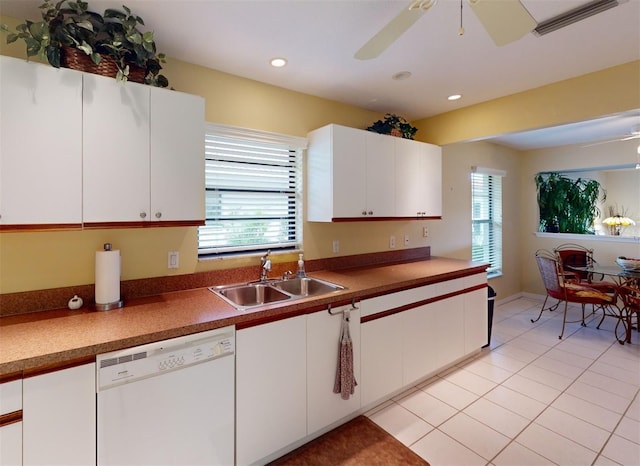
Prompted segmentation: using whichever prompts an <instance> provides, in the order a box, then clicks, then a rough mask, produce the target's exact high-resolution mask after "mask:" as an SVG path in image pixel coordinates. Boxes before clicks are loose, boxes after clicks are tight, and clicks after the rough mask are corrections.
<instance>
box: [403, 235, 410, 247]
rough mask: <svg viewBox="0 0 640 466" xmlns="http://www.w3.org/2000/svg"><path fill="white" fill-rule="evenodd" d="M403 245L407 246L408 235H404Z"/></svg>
mask: <svg viewBox="0 0 640 466" xmlns="http://www.w3.org/2000/svg"><path fill="white" fill-rule="evenodd" d="M404 245H405V246H409V235H404Z"/></svg>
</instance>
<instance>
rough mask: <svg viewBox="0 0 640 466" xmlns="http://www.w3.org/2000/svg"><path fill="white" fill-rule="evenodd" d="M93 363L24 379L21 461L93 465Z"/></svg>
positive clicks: (94, 438)
mask: <svg viewBox="0 0 640 466" xmlns="http://www.w3.org/2000/svg"><path fill="white" fill-rule="evenodd" d="M95 380H96V369H95V363H90V364H84V365H81V366H76V367H71V368H69V369H62V370H58V371H55V372H49V373H45V374H42V375H37V376H33V377H27V378H25V379H24V381H23V426H22V427H23V438H22V442H23V464H24V465H25V466H26V465H52V464H64V465H68V466H71V465H82V466H86V465H91V464H96V384H95Z"/></svg>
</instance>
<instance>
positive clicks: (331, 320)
mask: <svg viewBox="0 0 640 466" xmlns="http://www.w3.org/2000/svg"><path fill="white" fill-rule="evenodd" d="M350 309H351V306H350V305H348V306H343V307H339V308H336V309H332V312H333V313H334V314H335V315H331V314H329V312H327V311H326V310H324V311H319V312H316V313H313V314H309V315H308V316H307V400H308V402H307V432H308V433H309V434H312V433H314V432H317V431H319V430H320V429H323V428H324V427H326V426H328V425H330V424H332V423H334V422H336V421H339V420H340V419H342V418H344V417H346V416H348V415H349V414H351V413H353V412H355V411H357V410H358V409H360V393H361V391H362V390H361V386H362V381H361V380H360V310H359V309H353V310H350ZM344 310H350V311H349V314H350V317H349V333H350V334H351V341H352V345H353V360H354V375H355V379H356V382H357V383H358V385H357V386H356V387H355V390H354V394H353V395H351V396H350V397H349V399H348V400H343V399H342V397H341V396H340V394H336V393H334V392H333V386H334V382H335V377H336V368H337V364H338V355H339V349H340V328H341V325H342V311H344Z"/></svg>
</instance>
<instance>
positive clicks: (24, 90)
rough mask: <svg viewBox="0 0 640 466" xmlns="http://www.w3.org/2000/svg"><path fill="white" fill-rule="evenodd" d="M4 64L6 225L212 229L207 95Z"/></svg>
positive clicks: (0, 170)
mask: <svg viewBox="0 0 640 466" xmlns="http://www.w3.org/2000/svg"><path fill="white" fill-rule="evenodd" d="M0 65H1V66H0V73H1V74H0V78H1V80H2V86H1V88H0V93H1V94H0V97H1V100H0V102H1V105H2V107H1V112H0V136H1V137H0V149H1V151H0V229H5V230H9V229H34V228H37V229H47V228H49V229H51V228H81V227H82V225H83V224H85V225H86V226H89V227H92V226H93V227H95V226H110V225H111V226H119V225H120V224H128V223H133V222H137V223H141V222H146V223H147V224H148V225H155V224H158V222H167V221H169V222H173V224H180V225H198V224H203V223H204V216H205V212H204V99H203V98H202V97H199V96H193V95H188V94H184V93H181V92H175V91H170V90H167V89H159V88H155V87H152V86H146V85H142V84H136V83H131V82H127V83H120V82H118V81H116V80H115V79H113V78H107V77H103V76H98V75H93V74H88V73H81V72H78V71H73V70H68V69H56V68H53V67H50V66H47V65H42V64H39V63H32V62H26V61H24V60H20V59H15V58H10V57H4V56H0ZM149 222H153V223H149Z"/></svg>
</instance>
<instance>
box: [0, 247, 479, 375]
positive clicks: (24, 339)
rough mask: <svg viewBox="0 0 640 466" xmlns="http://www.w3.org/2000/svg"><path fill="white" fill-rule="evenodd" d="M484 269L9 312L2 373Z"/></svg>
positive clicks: (434, 267) (1, 325)
mask: <svg viewBox="0 0 640 466" xmlns="http://www.w3.org/2000/svg"><path fill="white" fill-rule="evenodd" d="M485 268H486V265H481V264H478V263H476V262H470V261H463V260H455V259H445V258H438V257H432V258H430V259H428V260H422V261H417V262H410V263H405V264H393V265H382V266H369V267H359V268H351V269H343V270H337V271H318V272H313V273H310V274H309V275H310V276H312V277H316V278H320V279H323V280H327V281H330V282H333V283H337V284H340V285H342V286H345V287H346V288H347V289H345V290H341V291H337V292H333V293H331V294H329V295H323V296H320V297H312V298H304V299H299V300H295V301H287V302H284V303H274V304H271V305H265V306H261V307H258V308H254V309H251V310H249V311H238V310H236V309H235V308H234V307H232V306H231V305H229V304H227V303H226V302H225V301H223V300H222V299H220V298H219V297H217V296H216V295H214V294H213V293H211V292H210V291H209V290H208V289H207V288H197V289H193V290H186V291H176V292H171V293H164V294H160V295H157V296H152V297H147V298H139V299H133V300H131V301H130V302H126V303H125V307H123V308H121V309H115V310H111V311H104V312H96V311H90V310H86V309H82V310H78V311H70V310H66V309H61V310H52V311H43V312H37V313H31V314H25V315H16V316H8V317H3V318H1V319H0V376H2V375H6V374H12V373H19V372H21V371H25V370H31V369H34V368H38V367H42V366H47V365H50V364H58V363H64V362H65V361H70V360H74V359H79V358H86V357H91V356H94V355H96V354H100V353H105V352H109V351H114V350H118V349H122V348H127V347H131V346H136V345H141V344H145V343H150V342H153V341H158V340H163V339H167V338H174V337H178V336H182V335H187V334H190V333H196V332H201V331H205V330H211V329H214V328H218V327H223V326H226V325H236V326H238V327H242V326H250V325H252V324H256V323H259V322H263V321H269V320H275V319H279V318H286V317H290V316H294V315H299V314H303V313H306V312H312V311H315V310H318V309H321V308H322V307H325V306H326V305H327V304H330V303H341V302H348V301H351V300H354V299H356V300H359V299H363V298H367V297H372V296H376V295H380V294H385V293H389V292H393V291H397V290H401V289H404V288H411V287H416V286H421V285H427V284H430V283H436V282H440V281H444V280H449V279H453V278H458V277H462V276H467V275H472V274H476V273H482V272H483V271H484V270H485Z"/></svg>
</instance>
